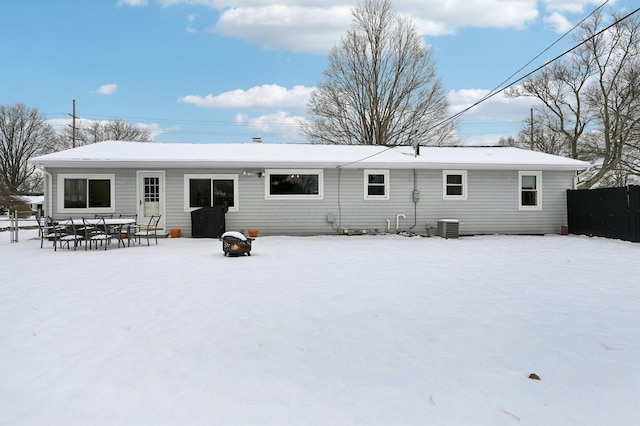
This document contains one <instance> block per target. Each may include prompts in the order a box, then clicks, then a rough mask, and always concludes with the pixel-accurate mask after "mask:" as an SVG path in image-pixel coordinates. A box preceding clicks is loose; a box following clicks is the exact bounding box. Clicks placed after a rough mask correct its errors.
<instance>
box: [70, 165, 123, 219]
mask: <svg viewBox="0 0 640 426" xmlns="http://www.w3.org/2000/svg"><path fill="white" fill-rule="evenodd" d="M58 211H59V212H60V213H112V212H113V211H115V175H113V174H82V175H70V174H61V175H58Z"/></svg>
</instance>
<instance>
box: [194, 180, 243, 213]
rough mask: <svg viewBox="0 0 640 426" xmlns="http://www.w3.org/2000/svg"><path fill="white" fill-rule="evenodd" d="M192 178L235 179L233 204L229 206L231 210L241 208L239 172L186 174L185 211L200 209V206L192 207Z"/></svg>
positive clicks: (235, 210) (234, 210)
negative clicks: (190, 185) (190, 188)
mask: <svg viewBox="0 0 640 426" xmlns="http://www.w3.org/2000/svg"><path fill="white" fill-rule="evenodd" d="M191 179H209V180H212V181H214V180H233V206H229V211H230V212H237V211H239V210H240V197H239V194H240V190H239V185H238V181H239V179H238V175H237V174H231V173H229V174H219V173H217V174H206V173H204V174H201V173H195V174H185V175H184V191H183V193H184V197H183V203H184V204H183V208H184V211H185V212H192V211H194V210H197V209H199V208H200V207H191V206H190V205H189V204H190V203H189V194H190V190H189V181H190V180H191Z"/></svg>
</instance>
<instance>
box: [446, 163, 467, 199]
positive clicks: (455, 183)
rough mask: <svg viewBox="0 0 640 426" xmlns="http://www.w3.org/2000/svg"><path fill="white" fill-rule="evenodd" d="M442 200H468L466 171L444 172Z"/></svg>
mask: <svg viewBox="0 0 640 426" xmlns="http://www.w3.org/2000/svg"><path fill="white" fill-rule="evenodd" d="M442 198H443V199H445V200H466V199H467V171H466V170H443V172H442Z"/></svg>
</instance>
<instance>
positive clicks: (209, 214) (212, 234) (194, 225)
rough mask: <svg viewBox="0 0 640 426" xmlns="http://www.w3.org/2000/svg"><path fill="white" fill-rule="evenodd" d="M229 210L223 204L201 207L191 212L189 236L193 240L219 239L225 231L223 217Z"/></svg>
mask: <svg viewBox="0 0 640 426" xmlns="http://www.w3.org/2000/svg"><path fill="white" fill-rule="evenodd" d="M227 210H229V207H228V206H227V205H226V204H225V205H223V206H216V207H202V208H199V209H198V210H194V211H192V212H191V236H192V237H193V238H220V237H221V236H222V234H224V231H225V226H226V225H225V220H224V215H225V213H227Z"/></svg>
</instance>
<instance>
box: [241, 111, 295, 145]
mask: <svg viewBox="0 0 640 426" xmlns="http://www.w3.org/2000/svg"><path fill="white" fill-rule="evenodd" d="M303 120H304V117H302V116H295V115H291V114H289V113H288V112H285V111H279V112H276V113H273V114H264V115H260V116H256V117H252V116H249V115H247V114H241V113H240V114H236V117H235V122H236V123H238V124H246V125H247V126H248V127H249V128H250V129H252V130H253V131H254V133H255V134H256V135H259V136H260V137H264V136H272V137H273V138H274V139H276V140H277V141H279V142H282V141H284V140H296V139H297V140H301V135H300V131H299V129H300V122H301V121H303Z"/></svg>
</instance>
